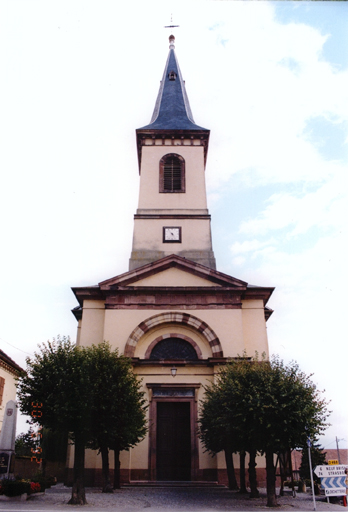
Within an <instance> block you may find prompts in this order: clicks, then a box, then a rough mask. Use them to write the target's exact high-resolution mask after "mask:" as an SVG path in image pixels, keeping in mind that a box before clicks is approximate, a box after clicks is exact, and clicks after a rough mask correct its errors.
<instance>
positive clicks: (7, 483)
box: [1, 478, 30, 497]
mask: <svg viewBox="0 0 348 512" xmlns="http://www.w3.org/2000/svg"><path fill="white" fill-rule="evenodd" d="M24 493H27V494H29V493H30V483H29V482H26V481H23V480H10V479H6V478H5V479H3V480H2V481H1V494H4V495H5V496H9V497H13V496H20V495H21V494H24Z"/></svg>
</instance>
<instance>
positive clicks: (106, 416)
mask: <svg viewBox="0 0 348 512" xmlns="http://www.w3.org/2000/svg"><path fill="white" fill-rule="evenodd" d="M90 351H91V357H92V361H93V382H92V383H91V393H93V395H94V397H95V398H94V399H93V406H92V440H91V442H90V444H89V445H90V447H92V448H95V449H99V450H100V452H101V455H102V468H103V477H104V486H103V492H112V486H111V483H110V477H109V449H112V450H114V452H115V470H114V475H115V476H114V488H119V487H120V472H119V467H120V464H119V455H120V451H121V450H128V449H129V448H130V447H132V446H135V445H136V444H137V443H138V442H139V441H140V440H141V439H142V438H143V437H144V435H145V434H146V431H147V429H146V419H145V415H146V406H145V400H144V393H143V392H142V391H141V390H140V387H141V383H140V382H139V380H138V379H137V377H136V376H135V375H134V373H133V371H132V365H131V362H130V359H129V358H126V357H124V356H123V355H119V353H118V350H117V349H116V350H114V351H112V350H111V348H110V345H109V344H108V343H106V342H103V343H100V344H99V345H98V346H95V345H93V346H92V347H91V348H90Z"/></svg>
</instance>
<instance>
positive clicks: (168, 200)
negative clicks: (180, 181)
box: [138, 142, 207, 210]
mask: <svg viewBox="0 0 348 512" xmlns="http://www.w3.org/2000/svg"><path fill="white" fill-rule="evenodd" d="M168 153H176V154H178V155H180V156H182V157H183V158H184V160H185V190H186V192H185V193H174V194H166V193H160V192H159V163H160V160H161V158H162V157H163V156H164V155H167V154H168ZM140 173H141V174H140V189H139V203H138V204H139V206H138V207H139V209H142V208H147V209H148V208H150V209H151V208H156V209H158V208H165V209H166V210H168V209H170V208H173V209H175V210H177V209H181V208H188V209H190V210H192V209H195V208H200V209H201V208H204V209H206V208H207V200H206V189H205V177H204V149H203V146H182V145H181V142H180V145H174V146H143V148H142V157H141V171H140Z"/></svg>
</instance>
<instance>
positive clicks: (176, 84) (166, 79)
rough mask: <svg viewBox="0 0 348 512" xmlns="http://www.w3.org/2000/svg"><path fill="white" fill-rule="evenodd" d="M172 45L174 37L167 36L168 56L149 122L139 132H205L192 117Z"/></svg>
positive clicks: (173, 45)
mask: <svg viewBox="0 0 348 512" xmlns="http://www.w3.org/2000/svg"><path fill="white" fill-rule="evenodd" d="M174 43H175V37H174V36H173V35H171V36H169V55H168V59H167V62H166V65H165V68H164V73H163V78H162V81H161V85H160V89H159V92H158V96H157V101H156V104H155V109H154V112H153V115H152V118H151V122H150V124H148V125H147V126H143V127H142V128H139V130H200V131H201V130H206V128H202V127H201V126H198V125H196V124H195V122H194V119H193V117H192V112H191V108H190V104H189V100H188V97H187V94H186V89H185V82H184V80H183V79H182V75H181V71H180V68H179V63H178V60H177V58H176V55H175V51H174V49H175V44H174Z"/></svg>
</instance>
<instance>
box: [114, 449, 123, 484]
mask: <svg viewBox="0 0 348 512" xmlns="http://www.w3.org/2000/svg"><path fill="white" fill-rule="evenodd" d="M114 454H115V469H114V489H121V475H120V465H121V463H120V450H119V449H118V448H117V447H116V446H115V448H114Z"/></svg>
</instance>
